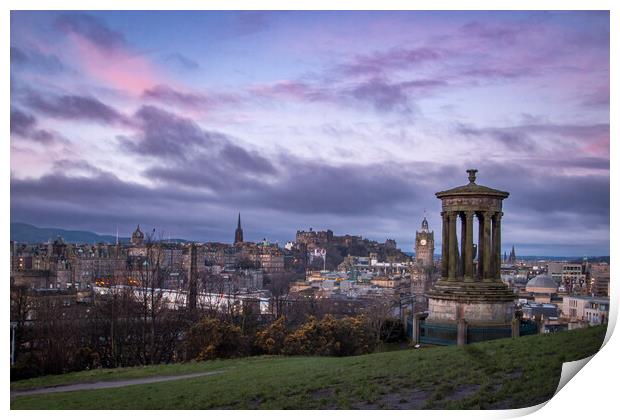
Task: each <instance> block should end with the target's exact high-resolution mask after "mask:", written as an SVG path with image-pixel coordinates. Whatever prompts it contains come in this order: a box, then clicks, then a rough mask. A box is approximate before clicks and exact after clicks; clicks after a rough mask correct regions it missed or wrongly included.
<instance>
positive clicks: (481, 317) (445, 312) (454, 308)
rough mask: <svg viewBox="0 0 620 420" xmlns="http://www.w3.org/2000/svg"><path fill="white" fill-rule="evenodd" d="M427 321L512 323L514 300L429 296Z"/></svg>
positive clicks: (440, 322)
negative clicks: (453, 298) (475, 299)
mask: <svg viewBox="0 0 620 420" xmlns="http://www.w3.org/2000/svg"><path fill="white" fill-rule="evenodd" d="M428 310H429V316H428V318H427V322H429V323H438V324H457V323H458V321H459V320H465V322H467V324H468V325H470V326H471V325H476V324H480V325H510V323H511V322H512V319H513V318H514V312H515V308H514V301H507V302H506V301H505V302H501V301H500V302H489V301H486V302H485V301H478V302H476V301H473V302H472V301H466V300H452V299H437V298H432V297H431V298H429V300H428Z"/></svg>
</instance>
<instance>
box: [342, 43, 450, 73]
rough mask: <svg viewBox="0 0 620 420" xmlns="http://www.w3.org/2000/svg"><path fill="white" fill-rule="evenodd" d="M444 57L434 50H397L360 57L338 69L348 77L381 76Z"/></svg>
mask: <svg viewBox="0 0 620 420" xmlns="http://www.w3.org/2000/svg"><path fill="white" fill-rule="evenodd" d="M442 57H443V54H442V52H440V50H438V49H432V48H410V49H402V48H395V49H392V50H389V51H385V52H375V53H374V54H371V55H358V56H356V57H355V58H354V59H353V60H351V61H349V62H345V63H343V64H340V65H339V66H338V67H337V69H338V70H340V71H341V72H342V73H344V74H347V75H355V76H358V75H374V76H379V75H382V74H384V73H385V72H386V71H388V70H393V69H402V68H410V67H412V66H415V65H419V64H422V63H425V62H429V61H437V60H440V59H441V58H442Z"/></svg>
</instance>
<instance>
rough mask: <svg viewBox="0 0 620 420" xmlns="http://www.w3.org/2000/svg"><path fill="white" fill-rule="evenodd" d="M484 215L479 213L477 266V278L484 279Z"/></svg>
mask: <svg viewBox="0 0 620 420" xmlns="http://www.w3.org/2000/svg"><path fill="white" fill-rule="evenodd" d="M484 252H485V251H484V215H483V213H482V212H480V213H478V265H477V266H476V271H477V273H476V278H477V279H478V280H482V279H483V278H484V271H483V270H482V260H483V259H484Z"/></svg>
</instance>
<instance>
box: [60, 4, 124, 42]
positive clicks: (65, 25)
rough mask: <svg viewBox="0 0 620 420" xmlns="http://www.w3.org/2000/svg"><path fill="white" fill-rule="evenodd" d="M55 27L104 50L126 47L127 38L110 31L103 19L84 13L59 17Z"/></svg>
mask: <svg viewBox="0 0 620 420" xmlns="http://www.w3.org/2000/svg"><path fill="white" fill-rule="evenodd" d="M55 26H56V28H58V29H59V30H61V31H62V32H64V33H73V34H77V35H79V36H81V37H83V38H85V39H87V40H89V41H90V42H91V43H92V44H94V45H95V46H97V47H99V48H101V49H102V50H108V51H111V50H115V49H118V48H121V47H125V46H126V44H127V43H126V41H125V37H124V36H123V34H121V33H120V32H117V31H114V30H112V29H110V28H109V27H108V26H107V25H106V24H105V23H104V22H103V21H102V20H101V19H98V18H96V17H94V16H91V15H87V14H84V13H80V14H70V15H69V14H67V15H62V16H59V17H58V18H57V19H56V21H55Z"/></svg>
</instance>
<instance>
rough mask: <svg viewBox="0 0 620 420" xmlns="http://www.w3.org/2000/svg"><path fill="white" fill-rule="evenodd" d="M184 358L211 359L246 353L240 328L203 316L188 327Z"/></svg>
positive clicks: (245, 344) (245, 345) (244, 341)
mask: <svg viewBox="0 0 620 420" xmlns="http://www.w3.org/2000/svg"><path fill="white" fill-rule="evenodd" d="M185 348H186V357H185V358H186V360H191V359H195V360H199V361H201V360H211V359H216V358H230V357H239V356H245V355H247V343H246V340H245V338H244V337H243V335H242V334H241V328H239V327H237V326H235V325H232V324H229V323H227V322H223V321H220V320H218V319H215V318H204V319H203V320H201V321H200V322H198V323H197V324H195V325H194V326H192V327H191V328H190V330H189V331H188V333H187V337H186V341H185Z"/></svg>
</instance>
